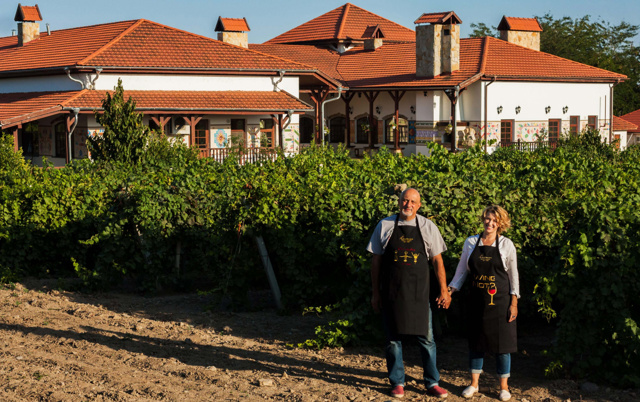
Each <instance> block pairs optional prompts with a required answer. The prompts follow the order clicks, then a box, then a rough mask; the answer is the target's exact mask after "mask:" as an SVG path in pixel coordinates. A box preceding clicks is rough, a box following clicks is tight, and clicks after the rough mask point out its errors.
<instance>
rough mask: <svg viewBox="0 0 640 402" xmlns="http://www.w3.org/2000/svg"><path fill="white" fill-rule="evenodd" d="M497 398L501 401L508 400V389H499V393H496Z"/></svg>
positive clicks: (509, 395)
mask: <svg viewBox="0 0 640 402" xmlns="http://www.w3.org/2000/svg"><path fill="white" fill-rule="evenodd" d="M498 399H500V400H501V401H508V400H509V399H511V393H509V391H507V390H506V389H501V390H500V395H498Z"/></svg>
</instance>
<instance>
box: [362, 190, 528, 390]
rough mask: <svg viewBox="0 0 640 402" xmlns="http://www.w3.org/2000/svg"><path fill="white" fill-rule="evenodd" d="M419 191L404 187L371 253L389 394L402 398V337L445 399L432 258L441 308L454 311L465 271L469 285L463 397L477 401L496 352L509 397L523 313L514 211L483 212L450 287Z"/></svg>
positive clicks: (439, 243)
mask: <svg viewBox="0 0 640 402" xmlns="http://www.w3.org/2000/svg"><path fill="white" fill-rule="evenodd" d="M420 206H421V203H420V194H419V193H418V191H417V190H415V189H413V188H408V189H406V190H404V191H403V192H402V194H401V195H400V199H399V209H400V212H399V213H398V214H396V215H393V216H390V217H388V218H385V219H383V220H381V221H380V222H379V223H378V225H377V226H376V229H375V231H374V233H373V235H372V236H371V240H370V241H369V245H368V246H367V250H368V251H369V252H370V253H372V255H373V258H372V268H371V282H372V297H371V304H372V306H373V308H374V310H375V311H376V312H381V313H382V317H383V326H384V331H385V334H386V337H387V344H386V347H385V356H386V360H387V371H388V377H389V381H390V382H391V396H393V397H396V398H402V397H403V396H404V380H405V379H404V365H403V359H402V341H406V340H414V341H417V343H418V346H419V349H420V355H421V357H422V366H423V369H424V381H425V386H426V388H427V395H430V396H433V397H438V398H446V397H447V395H448V393H447V391H445V390H444V389H443V388H441V387H440V386H439V385H438V382H439V380H440V375H439V373H438V370H437V368H436V345H435V341H434V338H433V330H432V325H431V308H430V306H429V288H430V284H429V279H430V274H429V262H430V263H431V265H433V269H434V271H435V278H436V279H437V281H438V283H437V286H436V288H439V289H440V294H439V296H438V297H437V299H436V304H437V305H438V308H444V309H447V308H449V305H450V304H451V294H452V293H453V292H456V291H458V290H460V288H461V287H462V284H463V283H464V282H465V279H466V278H467V276H470V278H471V288H470V292H469V297H468V300H467V303H468V306H467V307H468V308H467V311H468V312H469V315H468V317H467V324H468V337H469V371H470V373H471V383H470V385H469V386H468V387H467V388H465V389H464V391H462V396H463V397H465V398H471V397H472V396H473V395H474V394H475V393H476V392H478V390H479V388H480V386H479V378H480V373H482V366H483V362H484V356H485V354H486V353H491V354H493V355H495V357H496V367H497V372H498V376H499V377H500V391H499V394H498V399H499V400H501V401H507V400H509V399H511V394H510V392H509V387H508V383H507V382H508V379H509V376H510V371H511V353H513V352H516V351H517V339H516V321H515V320H516V318H517V316H518V298H519V297H520V294H519V293H520V292H519V279H518V267H517V260H516V248H515V246H514V244H513V242H512V241H511V240H509V239H508V238H506V237H504V236H502V233H503V232H504V231H505V230H507V229H508V228H509V227H510V219H509V215H508V213H507V212H506V211H505V210H504V209H503V208H501V207H499V206H497V205H491V206H489V207H487V208H485V209H484V211H483V212H482V215H481V217H480V218H481V220H482V224H483V226H484V230H483V232H482V233H481V234H480V235H474V236H470V237H468V238H467V239H466V240H465V242H464V246H463V249H462V255H461V257H460V262H459V263H458V267H457V269H456V273H455V275H454V278H453V280H452V281H451V283H450V284H449V285H448V286H447V283H446V274H445V269H444V263H443V262H442V255H441V254H442V253H443V252H444V251H446V249H447V248H446V246H445V244H444V240H443V239H442V236H441V235H440V231H439V230H438V228H437V227H436V225H435V224H434V223H433V222H431V221H430V220H429V219H427V218H425V217H423V216H421V215H418V214H417V213H418V210H419V209H420Z"/></svg>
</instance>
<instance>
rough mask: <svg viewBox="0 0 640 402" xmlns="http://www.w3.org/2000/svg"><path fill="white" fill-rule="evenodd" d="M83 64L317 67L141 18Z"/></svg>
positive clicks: (293, 68)
mask: <svg viewBox="0 0 640 402" xmlns="http://www.w3.org/2000/svg"><path fill="white" fill-rule="evenodd" d="M78 64H80V65H92V66H118V67H141V68H158V67H161V68H162V67H164V68H172V69H181V68H185V69H228V70H238V69H252V70H280V69H284V70H307V71H311V70H313V68H312V67H309V66H308V65H306V64H303V63H296V62H292V61H289V60H284V59H281V58H278V57H274V56H272V55H266V54H262V53H258V52H254V51H251V50H247V49H243V48H241V47H238V46H233V45H229V44H227V43H223V42H219V41H217V40H213V39H210V38H207V37H204V36H200V35H196V34H192V33H189V32H186V31H181V30H179V29H175V28H170V27H167V26H164V25H161V24H157V23H155V22H151V21H147V20H138V21H137V22H136V23H135V24H134V25H133V26H132V27H131V28H130V29H129V30H128V31H127V32H125V33H123V34H122V35H121V36H120V37H119V38H118V39H117V40H113V41H111V42H109V43H108V44H106V46H104V48H103V49H101V50H99V51H98V52H94V53H93V54H91V55H90V56H89V57H87V58H85V59H84V60H81V61H80V62H79V63H78Z"/></svg>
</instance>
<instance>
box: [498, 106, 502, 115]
mask: <svg viewBox="0 0 640 402" xmlns="http://www.w3.org/2000/svg"><path fill="white" fill-rule="evenodd" d="M500 113H502V106H498V114H500Z"/></svg>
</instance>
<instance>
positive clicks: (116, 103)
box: [87, 79, 150, 163]
mask: <svg viewBox="0 0 640 402" xmlns="http://www.w3.org/2000/svg"><path fill="white" fill-rule="evenodd" d="M102 108H103V110H104V111H103V112H102V113H100V112H99V111H96V112H95V116H96V120H97V121H98V123H99V124H100V125H101V126H102V127H104V133H103V134H102V135H95V136H92V137H89V138H88V139H87V148H88V149H89V152H91V157H92V158H93V159H95V160H100V161H118V162H124V163H137V162H138V161H139V160H140V159H141V158H142V157H143V155H144V152H145V147H146V145H147V143H148V140H149V133H150V131H149V128H148V127H147V126H145V125H144V124H143V123H142V114H140V113H137V112H136V110H135V109H136V102H135V100H133V99H132V98H131V97H129V99H128V100H127V101H125V100H124V88H123V87H122V80H120V79H119V80H118V85H117V86H116V87H115V91H114V93H113V95H111V94H109V93H107V95H106V97H105V99H104V100H103V101H102Z"/></svg>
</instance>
